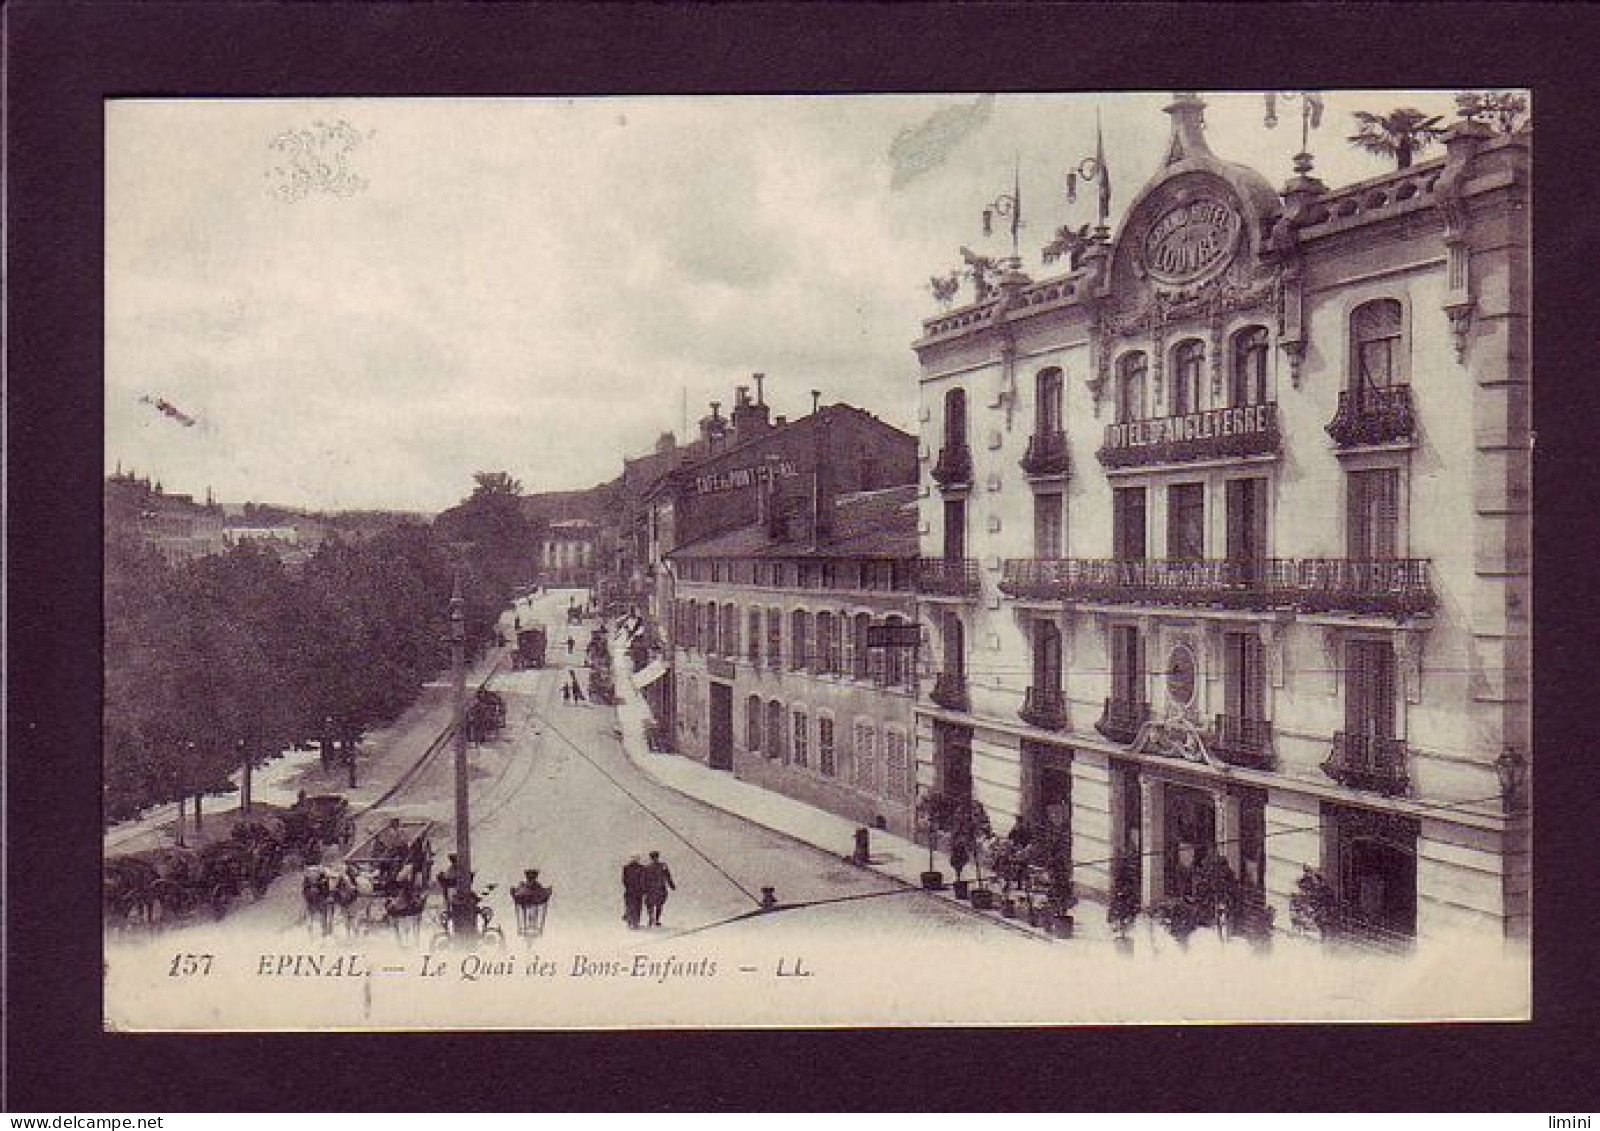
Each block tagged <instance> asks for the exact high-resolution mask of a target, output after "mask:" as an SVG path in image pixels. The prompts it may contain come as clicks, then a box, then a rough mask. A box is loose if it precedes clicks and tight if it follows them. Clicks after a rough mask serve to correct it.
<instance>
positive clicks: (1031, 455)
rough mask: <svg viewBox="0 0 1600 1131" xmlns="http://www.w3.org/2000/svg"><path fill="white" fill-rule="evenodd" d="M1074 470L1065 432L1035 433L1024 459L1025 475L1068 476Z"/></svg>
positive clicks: (1029, 442) (1029, 440)
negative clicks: (1068, 452)
mask: <svg viewBox="0 0 1600 1131" xmlns="http://www.w3.org/2000/svg"><path fill="white" fill-rule="evenodd" d="M1071 469H1072V461H1071V460H1070V459H1069V458H1068V457H1067V434H1066V433H1065V432H1035V433H1034V434H1033V435H1032V436H1030V437H1029V438H1028V450H1027V452H1026V453H1025V454H1024V455H1023V457H1022V472H1023V474H1024V475H1066V474H1068V472H1070V471H1071Z"/></svg>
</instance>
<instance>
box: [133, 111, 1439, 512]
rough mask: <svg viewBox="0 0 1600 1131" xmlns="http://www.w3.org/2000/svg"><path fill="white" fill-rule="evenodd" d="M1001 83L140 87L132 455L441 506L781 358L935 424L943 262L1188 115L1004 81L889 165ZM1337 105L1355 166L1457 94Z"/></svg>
mask: <svg viewBox="0 0 1600 1131" xmlns="http://www.w3.org/2000/svg"><path fill="white" fill-rule="evenodd" d="M976 97H977V96H975V95H971V94H966V95H949V96H939V95H917V96H902V95H866V96H848V97H846V96H810V97H753V96H752V97H690V96H674V97H643V98H579V99H571V98H518V99H317V100H308V99H257V100H249V101H243V100H166V101H153V100H137V101H114V102H110V103H108V104H107V111H106V147H107V152H106V190H107V191H106V201H107V215H106V386H105V396H106V400H105V425H106V429H105V435H106V453H105V458H106V466H107V469H108V470H110V469H111V468H112V467H114V466H115V465H117V464H119V463H120V465H121V466H122V467H123V469H124V470H125V471H126V470H134V471H137V472H139V473H141V474H149V475H151V476H152V477H154V478H157V479H160V480H161V481H162V482H163V485H164V486H165V488H166V489H167V490H169V491H176V492H184V493H190V494H194V495H196V496H203V495H204V494H205V493H206V491H207V489H208V488H209V489H210V490H212V491H213V492H214V493H215V496H216V498H217V499H218V500H220V501H226V502H230V503H242V502H245V501H255V502H272V503H278V504H282V505H288V506H302V507H307V508H311V509H323V510H337V509H360V508H392V509H401V510H418V511H437V510H440V509H443V508H445V507H448V506H450V505H452V504H453V503H455V502H457V501H459V500H460V499H461V498H462V497H463V496H465V495H466V494H467V493H469V491H470V489H471V486H472V475H473V473H474V472H476V471H484V470H504V471H508V472H510V473H511V474H512V475H513V476H515V477H516V478H518V479H519V480H520V481H521V482H522V484H523V486H524V488H525V489H526V490H528V491H542V490H560V489H571V488H581V487H588V486H592V485H594V484H596V483H599V482H604V481H606V480H609V479H611V478H613V477H614V476H616V475H617V474H618V473H619V472H620V471H621V469H622V457H623V456H624V455H625V454H627V455H638V454H642V453H644V452H646V451H648V450H650V449H651V447H652V445H653V444H654V442H655V439H656V437H657V436H658V435H659V434H660V433H661V432H662V431H665V430H675V431H678V432H679V435H680V438H681V436H682V427H681V421H682V417H683V405H684V401H685V399H686V400H687V406H688V414H687V415H688V420H689V426H690V428H691V429H692V428H693V427H694V422H695V420H697V419H698V418H699V417H700V416H701V415H704V414H705V413H706V412H707V411H708V408H707V405H708V402H709V401H712V400H718V401H721V402H722V404H723V411H724V413H726V412H727V410H728V408H729V407H730V406H731V404H732V401H733V389H734V387H735V386H736V385H739V384H749V383H750V374H751V373H753V372H757V371H760V372H764V373H766V374H767V377H768V379H767V382H766V395H767V401H768V403H769V404H770V405H772V411H773V412H774V413H785V414H788V415H790V416H791V417H798V416H801V415H804V413H805V412H807V411H808V410H809V406H810V403H811V399H810V390H811V389H818V390H820V391H821V393H822V398H823V401H824V402H825V403H830V402H833V401H846V402H849V403H851V404H855V405H858V406H859V407H861V408H864V409H867V410H868V411H870V412H873V413H876V414H877V415H878V416H880V417H882V418H883V419H885V420H887V421H888V422H889V423H891V424H894V425H896V426H898V427H901V428H905V429H907V430H909V431H915V416H916V396H917V391H916V374H917V364H916V358H915V355H914V354H913V353H912V351H911V348H910V344H911V342H912V341H913V340H915V339H916V338H917V337H918V336H919V334H920V329H921V322H922V319H924V318H927V317H930V316H932V315H934V314H937V313H938V312H939V307H938V304H937V303H936V302H935V301H934V299H933V297H932V295H931V293H930V291H929V286H928V281H929V278H930V277H931V276H933V275H942V274H945V273H946V272H948V271H949V270H950V269H951V268H953V267H955V266H957V265H958V264H959V261H960V256H959V248H960V247H962V246H963V245H965V246H969V247H971V248H973V249H974V250H978V251H984V252H987V253H989V254H995V255H1000V254H1006V253H1008V252H1009V236H1008V235H1007V234H1006V231H1005V229H1004V226H1003V224H1002V225H997V226H996V229H995V236H994V237H993V238H990V239H987V240H986V239H985V238H984V236H983V232H982V224H981V215H982V211H983V208H984V207H985V205H987V204H989V203H990V202H992V201H993V200H994V199H995V198H996V197H997V196H999V195H1000V194H1002V193H1009V192H1010V190H1011V183H1012V178H1013V169H1014V168H1018V167H1020V185H1021V189H1022V194H1021V195H1022V198H1023V209H1022V214H1023V222H1024V227H1023V230H1022V233H1021V252H1022V258H1023V269H1024V270H1025V271H1027V272H1029V273H1030V274H1032V275H1033V276H1034V277H1035V278H1039V277H1043V276H1045V275H1048V274H1055V273H1058V272H1059V271H1060V270H1061V269H1062V266H1063V265H1061V264H1057V265H1056V266H1054V267H1044V266H1042V265H1041V263H1040V259H1039V249H1040V248H1041V247H1042V246H1043V245H1044V244H1045V243H1047V242H1048V241H1049V240H1050V238H1051V236H1052V235H1053V233H1054V232H1055V230H1056V228H1057V227H1058V226H1059V225H1061V224H1063V223H1066V222H1068V221H1069V220H1070V221H1071V223H1072V224H1073V225H1074V226H1076V225H1079V224H1082V223H1086V222H1091V221H1092V220H1093V219H1094V208H1095V191H1096V190H1095V186H1092V185H1083V184H1080V186H1079V191H1078V198H1077V202H1076V203H1075V204H1072V203H1069V202H1068V201H1067V199H1066V194H1065V191H1064V186H1065V182H1066V173H1067V171H1068V169H1069V168H1071V167H1073V166H1075V165H1077V164H1078V163H1079V162H1080V161H1081V160H1082V159H1083V158H1085V157H1088V156H1090V155H1091V154H1093V153H1094V147H1095V122H1096V113H1097V111H1098V114H1099V118H1100V121H1101V123H1102V128H1103V132H1104V138H1105V151H1106V157H1107V164H1108V166H1109V168H1110V171H1111V184H1112V221H1113V225H1114V226H1115V224H1116V222H1117V220H1118V218H1119V217H1120V215H1121V212H1122V210H1123V208H1124V207H1125V206H1126V205H1127V203H1128V202H1129V201H1130V200H1131V199H1132V198H1133V196H1134V195H1135V194H1136V193H1137V191H1138V189H1139V188H1140V187H1141V186H1142V185H1143V184H1144V183H1145V182H1146V181H1147V180H1149V179H1150V178H1151V177H1152V176H1153V175H1154V174H1155V172H1156V170H1157V167H1158V164H1159V162H1160V159H1161V157H1162V155H1163V152H1164V149H1165V145H1166V142H1167V139H1168V135H1169V119H1168V116H1167V115H1166V114H1164V113H1162V112H1161V108H1162V107H1163V106H1165V105H1166V104H1168V103H1169V102H1170V101H1171V98H1170V95H1168V94H1165V93H1152V94H1071V95H1001V96H999V97H997V98H995V99H994V100H993V102H992V103H990V104H988V106H989V109H988V112H987V113H985V112H984V111H983V110H982V109H981V106H980V108H979V109H978V110H976V111H974V112H973V113H972V114H971V117H972V118H975V119H978V121H977V124H976V125H975V126H974V128H973V129H971V131H970V132H968V133H966V134H965V135H964V136H962V137H960V138H959V139H958V140H957V141H955V142H954V143H953V144H952V145H951V146H950V147H949V149H948V151H947V152H945V153H944V155H943V160H942V162H941V163H939V164H937V165H935V166H934V167H932V168H929V169H927V170H925V171H922V172H920V173H919V174H918V175H916V176H914V177H913V178H911V179H910V180H909V181H904V182H903V183H901V184H900V185H898V186H896V187H892V185H891V169H892V165H891V160H890V147H891V145H892V144H893V143H894V141H895V139H896V137H897V135H899V134H900V133H901V132H902V131H905V130H908V129H914V128H916V127H917V126H919V125H920V124H922V123H924V122H926V121H927V120H928V118H929V117H930V116H931V115H933V114H936V113H938V112H940V111H942V110H947V109H952V108H960V107H973V106H974V105H975V101H976ZM1204 97H1205V98H1206V101H1207V103H1208V108H1207V111H1206V123H1207V139H1208V141H1209V143H1210V145H1211V148H1212V150H1213V151H1214V152H1216V153H1217V154H1218V155H1219V156H1221V157H1223V158H1225V159H1228V160H1234V161H1240V162H1243V163H1245V164H1249V165H1252V166H1254V167H1255V168H1257V169H1258V170H1260V171H1261V172H1262V173H1263V174H1264V175H1265V176H1266V177H1267V179H1268V180H1269V181H1271V182H1272V183H1274V184H1279V185H1281V184H1282V183H1283V182H1284V181H1285V180H1287V179H1288V178H1289V177H1290V176H1291V175H1292V170H1291V159H1292V156H1293V154H1294V153H1295V152H1297V151H1298V150H1299V148H1300V113H1299V105H1298V104H1297V103H1284V102H1282V101H1280V103H1279V106H1278V116H1279V124H1278V126H1277V128H1276V129H1274V130H1268V129H1266V128H1265V127H1264V125H1263V100H1262V97H1261V95H1260V94H1245V93H1208V94H1205V95H1204ZM1324 98H1325V101H1326V111H1325V113H1324V117H1323V121H1322V125H1321V128H1320V129H1319V130H1317V131H1315V132H1313V133H1312V135H1311V145H1310V149H1311V152H1312V153H1313V154H1314V155H1315V157H1316V173H1317V175H1318V176H1320V177H1321V178H1322V179H1323V180H1324V181H1326V182H1327V183H1328V184H1329V185H1330V186H1335V187H1336V186H1338V185H1342V184H1347V183H1349V182H1351V181H1355V180H1360V179H1364V178H1366V177H1370V176H1376V175H1378V174H1380V173H1382V172H1385V171H1386V170H1387V168H1388V165H1387V163H1386V162H1384V161H1382V160H1380V159H1378V158H1376V157H1372V156H1368V155H1365V154H1362V153H1359V152H1356V151H1354V150H1353V149H1351V147H1350V146H1349V145H1348V144H1347V142H1346V141H1345V137H1346V135H1347V134H1349V133H1350V132H1352V130H1353V127H1352V125H1351V119H1350V115H1351V112H1352V111H1353V110H1358V109H1365V110H1372V111H1380V112H1381V111H1386V110H1389V109H1392V108H1394V107H1397V106H1415V107H1417V108H1418V109H1421V110H1424V111H1426V112H1430V113H1437V114H1444V115H1446V116H1447V120H1449V119H1450V118H1453V108H1454V103H1453V100H1452V97H1451V94H1450V93H1449V92H1443V91H1434V92H1421V91H1406V92H1395V91H1387V92H1355V91H1341V92H1329V93H1327V94H1325V95H1324ZM297 137H298V138H299V139H302V140H301V141H297V140H296V138H297ZM306 139H308V140H306ZM297 145H299V146H300V148H298V149H297V148H296V146H297ZM318 161H320V162H321V163H322V168H321V169H320V170H319V169H318V167H317V165H316V162H318ZM963 294H964V296H965V295H967V294H970V291H964V292H963ZM960 301H965V297H963V299H962V300H960ZM163 404H164V405H166V406H168V408H167V409H166V410H163V408H162V405H163ZM185 420H188V421H192V423H190V424H186V423H184V421H185Z"/></svg>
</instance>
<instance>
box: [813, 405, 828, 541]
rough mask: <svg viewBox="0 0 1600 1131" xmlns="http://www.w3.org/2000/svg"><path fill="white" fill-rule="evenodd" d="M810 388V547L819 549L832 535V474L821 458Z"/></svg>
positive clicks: (818, 419)
mask: <svg viewBox="0 0 1600 1131" xmlns="http://www.w3.org/2000/svg"><path fill="white" fill-rule="evenodd" d="M821 396H822V394H821V393H820V392H818V391H817V390H816V389H812V390H811V548H812V549H813V550H816V549H820V548H821V546H822V544H823V543H825V542H827V541H828V540H829V539H830V538H832V536H833V476H832V474H831V473H830V472H829V470H828V468H827V466H826V464H825V461H824V460H823V458H822V418H821V416H820V415H819V414H818V411H817V403H818V401H819V399H820V398H821Z"/></svg>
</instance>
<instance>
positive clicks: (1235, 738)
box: [1211, 715, 1272, 770]
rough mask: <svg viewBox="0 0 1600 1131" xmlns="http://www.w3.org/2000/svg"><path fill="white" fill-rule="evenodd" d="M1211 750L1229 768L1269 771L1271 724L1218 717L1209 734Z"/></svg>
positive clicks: (1253, 720)
mask: <svg viewBox="0 0 1600 1131" xmlns="http://www.w3.org/2000/svg"><path fill="white" fill-rule="evenodd" d="M1211 749H1212V751H1213V753H1215V754H1216V755H1217V757H1219V758H1221V759H1222V760H1223V761H1224V762H1226V763H1228V764H1229V765H1230V766H1246V767H1249V768H1251V769H1256V770H1270V769H1271V768H1272V724H1271V723H1269V722H1267V721H1266V720H1265V719H1246V718H1241V717H1239V716H1237V715H1218V716H1217V722H1216V726H1215V727H1214V728H1213V730H1212V732H1211Z"/></svg>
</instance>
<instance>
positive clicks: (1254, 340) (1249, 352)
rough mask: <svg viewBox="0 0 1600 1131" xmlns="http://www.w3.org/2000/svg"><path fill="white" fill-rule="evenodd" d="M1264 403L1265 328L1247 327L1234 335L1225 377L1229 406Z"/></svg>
mask: <svg viewBox="0 0 1600 1131" xmlns="http://www.w3.org/2000/svg"><path fill="white" fill-rule="evenodd" d="M1266 403H1267V328H1266V327H1265V326H1246V327H1245V328H1244V329H1243V330H1240V331H1239V332H1238V333H1237V334H1235V335H1234V336H1233V365H1232V368H1231V372H1230V373H1229V375H1228V405H1229V407H1230V408H1243V407H1244V406H1245V405H1253V404H1266Z"/></svg>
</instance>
